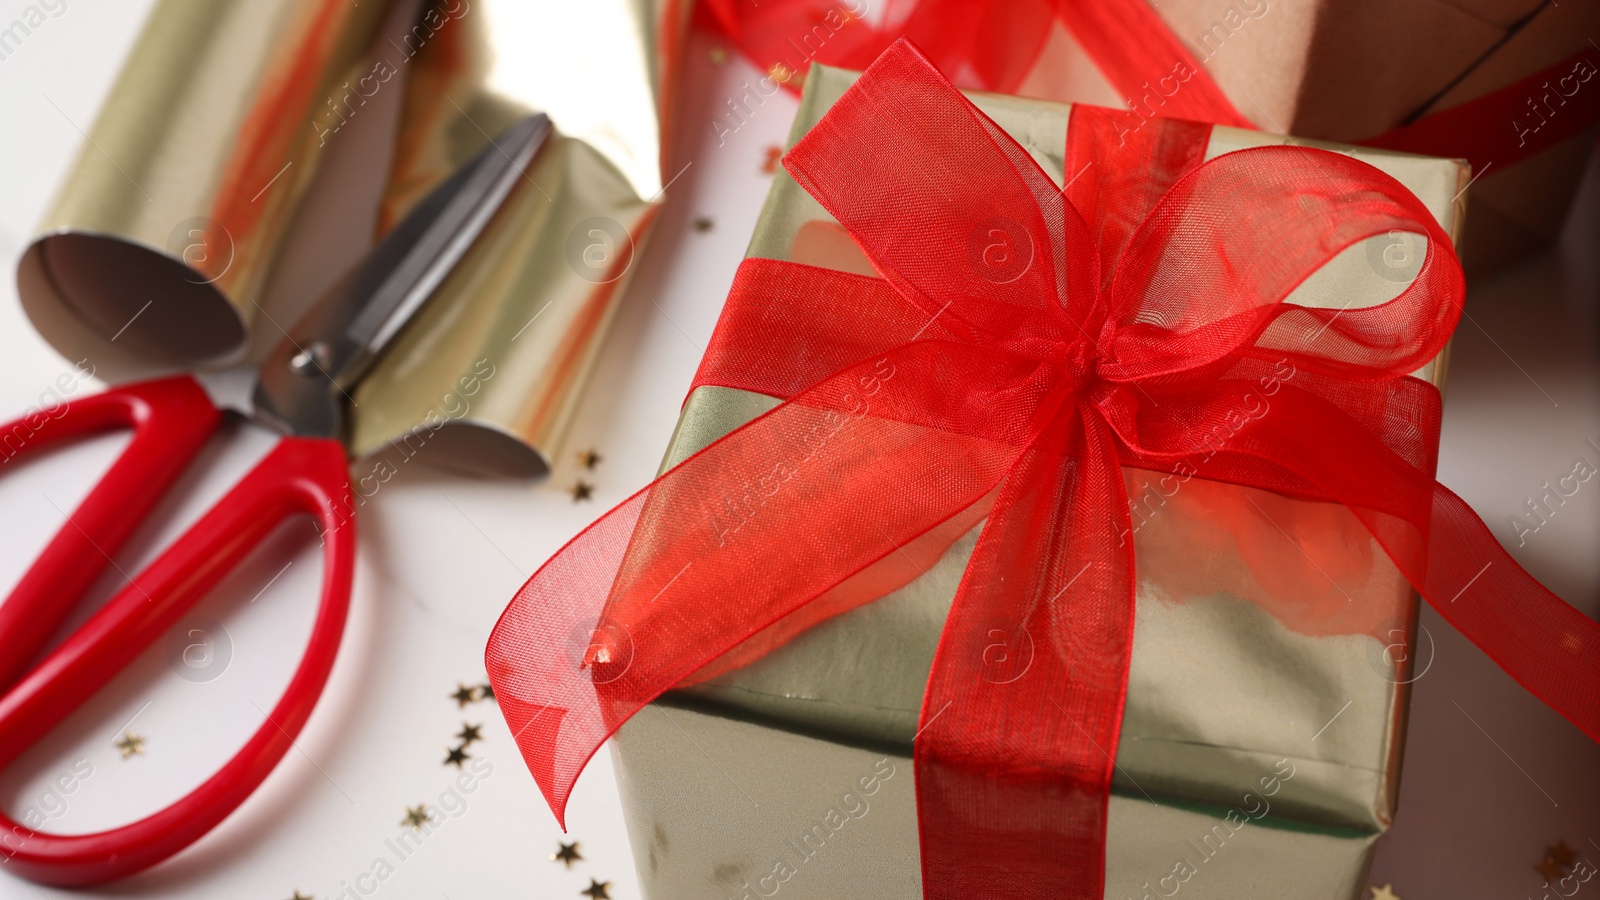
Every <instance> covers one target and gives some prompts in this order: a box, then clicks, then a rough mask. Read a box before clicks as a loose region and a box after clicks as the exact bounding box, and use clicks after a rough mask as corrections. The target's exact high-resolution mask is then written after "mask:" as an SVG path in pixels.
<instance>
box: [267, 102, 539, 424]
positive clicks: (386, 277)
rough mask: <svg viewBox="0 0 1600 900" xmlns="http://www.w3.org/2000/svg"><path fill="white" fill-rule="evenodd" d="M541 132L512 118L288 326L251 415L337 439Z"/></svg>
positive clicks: (534, 149)
mask: <svg viewBox="0 0 1600 900" xmlns="http://www.w3.org/2000/svg"><path fill="white" fill-rule="evenodd" d="M549 134H550V122H549V119H547V118H546V117H545V116H544V115H543V114H542V113H541V114H537V115H531V116H528V117H527V118H524V119H520V120H518V121H517V122H516V123H514V124H513V125H511V126H510V127H508V128H507V129H506V130H505V131H503V132H501V133H500V134H499V135H497V136H496V137H495V139H494V140H493V141H491V142H490V145H489V146H488V147H486V148H484V150H483V152H482V153H480V154H478V156H477V157H475V158H474V159H473V160H472V161H471V162H469V163H468V164H466V165H465V166H463V167H462V168H461V169H460V171H458V172H456V173H455V174H454V175H452V176H451V177H450V178H449V179H448V180H446V181H445V182H444V183H443V184H440V185H439V186H438V187H437V188H434V190H433V191H432V193H430V194H428V196H427V197H425V198H423V200H422V202H420V203H418V204H417V206H416V208H415V209H413V210H412V211H411V212H410V213H409V214H408V215H407V216H406V217H405V219H403V220H402V221H401V222H400V224H399V225H397V226H396V227H395V228H394V230H393V231H391V232H390V233H389V234H388V235H387V236H386V237H384V239H383V240H382V241H380V242H379V243H378V245H377V246H376V247H374V248H373V250H372V252H371V253H369V254H367V256H366V257H365V258H364V259H363V260H362V262H361V264H360V265H359V266H358V267H357V268H356V269H355V270H354V271H353V272H351V274H350V275H348V276H346V278H344V279H343V280H342V281H341V282H340V283H339V284H338V285H337V286H335V287H334V289H333V290H332V291H330V292H329V293H328V295H327V296H325V297H323V298H322V299H321V300H319V301H317V303H316V305H315V306H314V307H312V309H311V311H310V312H309V313H307V314H306V316H305V317H304V318H303V319H301V320H300V322H299V323H297V324H296V325H295V327H294V328H293V329H291V330H290V332H289V334H288V336H287V337H285V339H284V340H283V341H282V342H280V343H279V344H278V346H277V347H276V348H275V349H274V350H273V352H272V354H271V355H270V356H269V357H267V360H266V362H264V363H262V365H261V370H260V372H259V374H258V375H257V380H256V387H255V397H254V405H255V410H256V412H257V414H259V415H260V416H262V417H263V418H265V419H267V420H269V421H272V422H274V423H276V424H278V425H279V426H280V427H281V428H283V429H284V430H285V431H288V432H290V433H292V434H300V435H308V436H314V437H331V438H338V439H341V440H342V439H344V438H345V436H346V422H345V416H344V401H345V398H346V397H347V395H348V392H349V390H351V389H352V388H353V387H354V386H355V383H356V382H357V381H359V380H360V378H361V376H363V375H365V374H366V372H367V370H368V369H370V368H371V367H372V364H373V362H374V361H375V360H376V359H377V357H378V355H379V354H380V353H382V352H383V350H384V348H385V347H387V346H389V345H390V344H391V343H392V342H393V341H394V339H395V337H397V336H398V335H399V334H400V331H401V329H402V328H403V327H404V326H405V324H406V322H408V321H409V320H410V319H411V318H412V317H413V316H415V315H416V313H417V311H418V310H419V309H421V308H422V306H423V304H424V302H426V300H427V299H428V297H429V295H431V294H432V293H433V290H434V288H436V287H438V286H439V283H440V282H442V281H443V280H444V279H445V276H446V275H448V274H449V273H450V271H451V270H452V269H453V268H455V265H456V263H458V262H460V260H461V258H462V256H464V255H465V254H466V252H467V249H468V248H469V247H471V246H472V242H473V241H474V240H476V239H477V237H478V235H479V234H480V233H482V231H483V227H484V225H486V224H487V223H488V221H489V219H490V217H492V216H493V215H494V213H495V211H496V210H497V209H499V208H500V204H501V203H502V202H503V201H504V200H505V198H506V195H507V194H509V193H510V192H511V189H512V188H513V187H515V186H516V184H517V182H518V181H519V180H520V179H523V178H526V177H527V175H526V174H525V172H524V170H525V169H526V168H527V166H528V164H529V163H531V162H532V161H533V158H534V156H535V155H536V154H537V153H538V152H539V148H540V147H542V146H543V145H544V142H545V139H546V138H547V137H548V136H549Z"/></svg>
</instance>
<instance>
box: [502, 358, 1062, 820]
mask: <svg viewBox="0 0 1600 900" xmlns="http://www.w3.org/2000/svg"><path fill="white" fill-rule="evenodd" d="M958 349H959V352H957V350H958ZM952 360H959V362H956V363H954V364H952ZM1033 368H1034V367H1033V366H1032V364H1029V363H1026V362H1025V361H1019V360H1017V359H1014V358H1012V357H1010V356H1008V355H1007V354H1004V353H1002V352H999V351H993V350H986V349H984V348H979V347H970V346H967V345H959V347H958V345H953V344H951V343H949V342H939V341H923V342H920V343H916V344H909V345H905V346H901V347H897V348H893V349H891V350H888V351H886V352H885V353H883V354H882V355H881V356H878V357H876V358H871V359H867V360H865V361H862V362H860V363H857V364H855V365H852V366H846V367H845V368H843V369H841V370H840V371H839V372H837V373H835V374H834V375H832V376H830V377H828V378H826V379H824V380H822V381H820V382H818V383H817V384H816V385H813V386H812V387H810V388H808V389H806V390H805V391H803V392H802V393H800V394H798V395H797V396H796V397H794V398H793V399H792V400H790V401H789V402H787V403H784V404H782V405H780V406H778V407H777V408H776V409H774V410H772V411H771V412H769V413H767V414H766V415H764V416H762V417H760V418H758V419H756V420H754V421H752V422H750V423H749V424H747V425H745V426H744V427H743V428H740V429H738V430H736V431H734V432H732V433H730V434H729V435H728V436H726V437H724V438H723V439H722V440H720V441H717V442H716V443H714V444H712V445H710V446H709V447H707V448H706V449H705V450H703V451H701V452H700V453H698V454H696V455H694V456H692V457H690V458H689V459H688V460H686V461H684V462H683V463H682V464H680V465H678V466H676V467H674V468H673V469H672V470H670V471H669V472H667V473H666V474H665V475H663V476H662V477H661V478H659V479H657V480H656V481H655V482H653V483H652V484H651V485H649V486H648V487H646V488H645V489H644V490H642V491H640V492H639V493H637V494H635V495H634V496H632V497H630V498H629V499H628V500H627V501H625V502H624V503H622V504H621V505H619V506H618V507H617V508H615V509H613V510H611V511H610V512H609V513H607V514H606V515H605V516H603V517H601V518H600V519H599V520H597V521H596V522H595V523H594V524H592V525H590V526H589V527H588V528H587V529H585V530H584V531H583V532H582V533H580V534H579V535H578V536H577V537H576V538H574V539H573V540H572V541H571V542H570V543H568V544H567V545H566V546H565V547H563V548H562V549H561V550H560V551H559V552H558V553H556V555H555V556H553V557H552V558H551V559H550V560H549V561H548V562H547V563H545V565H544V566H542V567H541V568H540V569H539V571H537V572H536V573H534V575H533V577H532V578H530V579H528V582H527V583H526V584H525V585H523V587H522V589H521V590H520V591H518V593H517V595H516V597H515V598H514V599H513V600H512V601H511V603H510V604H509V605H508V606H507V608H506V610H505V613H504V614H503V615H502V616H501V618H500V621H499V622H498V623H497V624H496V626H495V629H494V632H493V634H492V635H491V636H490V639H489V645H488V649H487V651H486V654H485V663H486V665H487V668H488V672H489V680H490V683H491V684H492V685H493V687H494V689H495V694H496V696H497V698H498V699H499V701H500V707H501V712H502V713H503V714H504V715H505V717H506V721H507V723H508V724H509V725H510V726H511V730H512V733H513V735H514V737H515V739H516V742H517V746H518V748H519V749H520V750H521V752H522V755H523V759H524V760H525V761H526V762H527V764H528V768H529V769H530V770H531V771H532V773H533V775H534V778H535V779H536V780H537V781H538V783H539V788H540V790H541V791H542V792H543V793H544V796H545V799H546V801H547V802H549V804H550V806H551V809H552V810H553V811H554V812H555V813H556V815H557V817H558V818H560V817H561V816H562V812H563V810H564V808H565V806H566V802H567V798H568V796H569V795H570V793H571V790H572V786H573V784H574V783H575V782H576V780H577V777H578V774H579V772H581V771H582V769H583V767H584V766H585V765H586V764H587V763H588V760H589V758H590V757H591V756H592V755H593V754H594V753H595V752H596V751H597V750H598V749H599V747H600V745H601V744H602V743H603V742H604V741H605V740H606V739H607V738H608V737H610V735H611V734H612V733H613V732H614V731H615V730H616V729H617V728H618V727H620V726H621V725H622V723H623V722H625V721H626V720H627V719H628V718H629V717H631V716H632V715H633V714H634V713H636V712H638V711H639V710H640V709H641V708H642V707H643V706H644V705H645V704H647V703H649V702H650V701H652V700H654V699H655V698H656V697H657V696H659V695H660V694H662V693H663V692H665V691H667V690H668V689H670V688H672V687H673V686H674V685H676V684H679V683H680V682H682V681H683V680H684V679H686V678H688V677H689V676H690V675H692V674H695V673H696V672H698V671H701V670H702V669H703V668H705V667H706V666H707V665H708V664H710V663H712V662H713V661H714V660H717V659H718V658H719V657H723V656H725V655H727V654H729V653H730V651H736V650H739V651H745V655H746V656H752V655H759V652H754V651H750V650H749V648H743V647H741V645H742V644H744V643H745V642H746V641H749V640H751V639H752V638H757V639H758V640H760V641H761V642H762V643H763V647H764V648H766V647H770V646H774V645H776V644H777V643H780V642H781V640H782V639H783V638H784V637H785V636H787V635H791V634H793V633H794V632H795V631H798V630H799V629H800V628H803V627H806V626H808V625H810V624H815V623H816V622H817V621H820V620H821V619H822V618H825V617H827V616H828V615H834V614H837V613H839V612H843V611H845V610H846V609H849V608H851V607H852V606H854V605H859V604H861V603H865V602H868V601H870V600H874V599H877V598H878V597H879V596H882V594H883V593H886V592H887V591H890V590H893V589H894V588H895V587H898V584H896V583H894V580H895V579H894V578H893V577H891V576H893V574H894V573H891V572H888V570H887V569H886V568H885V567H883V566H880V565H879V564H880V563H882V562H883V561H884V560H885V559H887V558H889V557H891V556H892V555H895V554H896V553H897V549H898V548H904V547H907V546H908V545H909V546H911V547H914V548H918V549H917V552H919V553H927V552H932V550H933V548H930V547H927V546H925V545H926V543H927V541H928V540H929V539H930V537H929V536H930V535H933V536H938V535H941V534H943V535H944V537H945V539H946V540H953V539H954V538H955V537H959V535H960V532H961V531H963V530H965V528H966V527H970V525H967V526H963V527H954V528H941V526H943V525H945V524H946V523H947V522H949V521H950V520H952V519H960V518H961V517H962V516H964V515H968V514H969V511H970V510H971V509H972V508H973V507H974V506H977V505H979V504H980V503H982V502H983V501H984V500H985V499H986V498H988V497H989V495H990V494H991V492H992V491H993V490H994V488H995V486H996V485H998V484H999V483H1000V480H1001V479H1002V477H1003V476H1004V473H1005V472H1006V471H1007V469H1009V468H1010V466H1011V464H1012V462H1013V461H1014V460H1015V458H1016V457H1017V455H1018V454H1019V453H1020V452H1021V451H1022V448H1023V447H1024V446H1026V444H1027V439H1026V436H1024V435H1022V434H1020V433H1018V432H1017V426H1016V425H1015V424H1014V423H1012V422H1010V421H1008V420H1006V418H1005V415H1004V413H1003V412H996V411H995V408H997V407H999V408H1005V407H1006V404H1004V403H1002V402H1000V401H999V400H998V399H997V398H999V397H1001V396H1004V395H1006V394H1007V393H1008V392H1010V391H1013V390H1015V389H1016V386H1017V385H1018V384H1019V383H1024V382H1026V380H1027V379H1028V377H1029V376H1030V374H1031V372H1032V369H1033ZM958 525H959V523H958ZM952 533H953V534H952ZM941 549H942V548H941ZM914 574H915V573H914V572H912V573H906V572H901V573H900V574H899V581H901V582H903V581H906V580H909V579H910V578H911V577H914Z"/></svg>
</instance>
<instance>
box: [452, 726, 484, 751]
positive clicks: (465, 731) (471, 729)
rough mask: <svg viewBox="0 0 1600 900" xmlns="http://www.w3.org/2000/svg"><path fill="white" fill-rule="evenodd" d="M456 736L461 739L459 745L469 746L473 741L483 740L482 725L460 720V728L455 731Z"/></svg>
mask: <svg viewBox="0 0 1600 900" xmlns="http://www.w3.org/2000/svg"><path fill="white" fill-rule="evenodd" d="M456 737H457V738H460V739H461V746H463V747H470V746H472V745H473V743H474V742H476V741H481V740H483V726H482V725H468V724H467V723H465V722H462V723H461V730H460V731H459V732H457V733H456Z"/></svg>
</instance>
